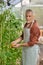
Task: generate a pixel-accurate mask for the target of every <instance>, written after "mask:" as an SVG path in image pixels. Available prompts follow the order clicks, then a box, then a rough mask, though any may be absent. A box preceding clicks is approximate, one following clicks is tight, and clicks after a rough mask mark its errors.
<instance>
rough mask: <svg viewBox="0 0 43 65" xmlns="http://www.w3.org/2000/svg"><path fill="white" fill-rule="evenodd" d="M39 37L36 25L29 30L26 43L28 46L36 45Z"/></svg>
mask: <svg viewBox="0 0 43 65" xmlns="http://www.w3.org/2000/svg"><path fill="white" fill-rule="evenodd" d="M39 37H40V29H39V27H38V25H37V23H36V24H35V25H34V26H33V27H32V28H31V30H30V41H29V42H28V45H29V46H33V45H34V44H37V42H38V39H39Z"/></svg>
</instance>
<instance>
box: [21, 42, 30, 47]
mask: <svg viewBox="0 0 43 65" xmlns="http://www.w3.org/2000/svg"><path fill="white" fill-rule="evenodd" d="M20 46H22V47H28V46H29V45H28V43H23V44H20Z"/></svg>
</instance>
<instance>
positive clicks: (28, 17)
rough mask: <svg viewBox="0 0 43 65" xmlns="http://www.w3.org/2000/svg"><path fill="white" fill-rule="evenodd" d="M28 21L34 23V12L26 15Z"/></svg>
mask: <svg viewBox="0 0 43 65" xmlns="http://www.w3.org/2000/svg"><path fill="white" fill-rule="evenodd" d="M26 20H27V21H32V20H33V12H27V13H26Z"/></svg>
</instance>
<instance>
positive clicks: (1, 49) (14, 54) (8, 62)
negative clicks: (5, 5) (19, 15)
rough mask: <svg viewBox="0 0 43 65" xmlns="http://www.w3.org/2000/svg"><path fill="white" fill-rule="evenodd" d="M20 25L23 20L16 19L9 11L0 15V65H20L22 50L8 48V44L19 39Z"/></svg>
mask: <svg viewBox="0 0 43 65" xmlns="http://www.w3.org/2000/svg"><path fill="white" fill-rule="evenodd" d="M22 23H23V20H21V19H16V17H15V16H14V15H13V13H11V12H10V10H6V11H4V12H3V13H2V14H0V65H20V63H19V62H20V59H21V54H22V53H21V52H22V50H21V48H19V49H18V48H17V49H16V48H10V44H11V42H12V41H13V40H15V39H17V38H18V37H20V35H21V32H22ZM17 59H18V60H19V61H17ZM17 62H18V63H17Z"/></svg>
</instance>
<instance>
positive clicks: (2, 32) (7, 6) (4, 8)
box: [0, 0, 43, 65]
mask: <svg viewBox="0 0 43 65" xmlns="http://www.w3.org/2000/svg"><path fill="white" fill-rule="evenodd" d="M27 9H31V10H32V11H33V12H34V16H35V19H36V20H37V22H38V25H39V28H40V38H39V41H40V42H39V43H40V44H39V47H40V65H43V0H0V65H21V59H22V47H20V48H11V47H10V46H11V42H12V41H14V40H15V39H17V38H19V37H20V35H21V34H22V31H23V27H24V26H23V25H24V23H25V12H26V10H27ZM22 43H23V41H21V42H20V44H22Z"/></svg>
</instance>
